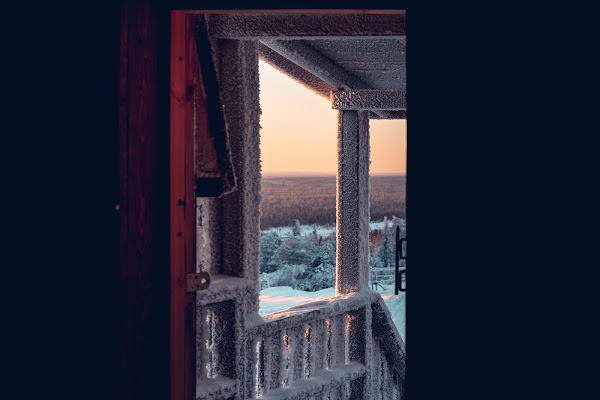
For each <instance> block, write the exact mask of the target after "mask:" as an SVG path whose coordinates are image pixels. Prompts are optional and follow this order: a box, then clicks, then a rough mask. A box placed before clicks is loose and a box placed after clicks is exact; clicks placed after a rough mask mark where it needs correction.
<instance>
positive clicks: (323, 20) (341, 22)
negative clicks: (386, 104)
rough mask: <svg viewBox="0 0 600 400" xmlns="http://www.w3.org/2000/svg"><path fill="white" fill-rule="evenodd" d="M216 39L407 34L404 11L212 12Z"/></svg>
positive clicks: (366, 36) (397, 35)
mask: <svg viewBox="0 0 600 400" xmlns="http://www.w3.org/2000/svg"><path fill="white" fill-rule="evenodd" d="M208 17H209V35H210V37H211V38H213V39H266V38H283V37H285V38H286V39H305V38H311V39H316V38H329V39H331V38H335V37H354V38H373V37H377V38H379V39H380V38H381V37H387V38H399V37H402V36H405V35H406V15H405V14H345V15H344V14H326V15H323V14H321V15H319V14H312V15H306V14H304V15H303V14H280V15H249V14H243V15H242V14H212V15H209V16H208Z"/></svg>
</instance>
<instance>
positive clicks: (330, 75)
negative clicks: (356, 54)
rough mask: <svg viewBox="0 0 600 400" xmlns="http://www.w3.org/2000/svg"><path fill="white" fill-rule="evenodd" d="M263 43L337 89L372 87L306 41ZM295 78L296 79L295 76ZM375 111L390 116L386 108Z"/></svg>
mask: <svg viewBox="0 0 600 400" xmlns="http://www.w3.org/2000/svg"><path fill="white" fill-rule="evenodd" d="M286 39H288V38H286ZM262 44H263V45H264V46H265V47H267V48H269V49H271V50H273V51H274V52H275V53H277V54H279V55H281V56H282V57H283V58H285V59H288V60H289V61H290V62H291V63H294V64H296V65H298V67H299V68H301V69H303V70H305V71H307V72H308V73H310V74H312V75H314V76H316V77H317V78H319V79H321V80H323V81H324V82H326V83H327V84H329V85H331V86H333V87H335V88H337V89H346V90H353V89H354V90H356V89H371V87H370V86H369V85H368V84H367V83H365V82H364V81H363V80H361V79H360V78H358V77H357V76H355V75H354V74H352V73H351V72H350V71H348V70H346V69H344V68H342V67H340V66H339V65H337V64H336V63H335V62H334V61H333V60H331V59H330V58H329V57H327V56H325V55H324V54H323V53H321V52H319V51H317V50H315V49H314V48H313V47H311V46H310V45H309V44H308V43H306V42H303V41H301V40H267V41H264V42H262ZM294 79H296V77H295V76H294ZM374 112H375V113H376V114H378V115H380V116H381V117H382V118H389V117H390V116H389V115H388V113H387V112H386V111H385V110H383V111H382V110H376V111H374Z"/></svg>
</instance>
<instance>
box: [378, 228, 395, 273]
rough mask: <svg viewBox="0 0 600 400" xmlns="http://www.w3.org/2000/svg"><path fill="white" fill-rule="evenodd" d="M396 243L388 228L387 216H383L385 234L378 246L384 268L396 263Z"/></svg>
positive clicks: (379, 256)
mask: <svg viewBox="0 0 600 400" xmlns="http://www.w3.org/2000/svg"><path fill="white" fill-rule="evenodd" d="M394 247H395V246H394V243H392V233H391V230H390V229H389V228H388V224H387V217H383V236H382V237H381V242H379V246H378V247H377V257H378V258H379V260H380V262H381V266H382V267H383V268H392V267H393V266H394V263H395V257H396V255H395V253H394Z"/></svg>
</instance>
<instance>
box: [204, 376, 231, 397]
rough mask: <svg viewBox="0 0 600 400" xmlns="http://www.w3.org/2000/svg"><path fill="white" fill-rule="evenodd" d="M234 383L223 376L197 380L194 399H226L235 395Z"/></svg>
mask: <svg viewBox="0 0 600 400" xmlns="http://www.w3.org/2000/svg"><path fill="white" fill-rule="evenodd" d="M235 385H236V381H235V380H233V379H230V378H226V377H223V376H217V377H215V378H213V379H199V380H198V381H197V382H196V399H203V400H204V399H206V400H212V399H215V400H216V399H226V398H228V397H229V396H231V395H233V394H234V393H235Z"/></svg>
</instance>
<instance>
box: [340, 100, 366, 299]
mask: <svg viewBox="0 0 600 400" xmlns="http://www.w3.org/2000/svg"><path fill="white" fill-rule="evenodd" d="M336 186H337V187H336V189H337V190H336V203H337V207H336V236H337V238H336V240H337V251H336V276H337V279H336V293H337V294H346V293H351V292H357V291H360V290H363V289H367V288H368V286H367V284H368V282H369V114H368V111H339V114H338V174H337V183H336Z"/></svg>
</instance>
